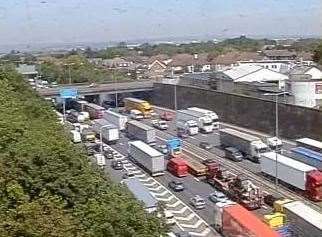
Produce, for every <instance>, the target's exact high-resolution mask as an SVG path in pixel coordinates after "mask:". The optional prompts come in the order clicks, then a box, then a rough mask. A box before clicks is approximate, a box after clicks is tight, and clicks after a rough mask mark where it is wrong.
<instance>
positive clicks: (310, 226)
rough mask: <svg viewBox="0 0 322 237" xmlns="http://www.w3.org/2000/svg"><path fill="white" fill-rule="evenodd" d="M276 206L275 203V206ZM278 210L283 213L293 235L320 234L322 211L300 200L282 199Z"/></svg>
mask: <svg viewBox="0 0 322 237" xmlns="http://www.w3.org/2000/svg"><path fill="white" fill-rule="evenodd" d="M274 207H276V204H275V206H274ZM278 209H279V210H278V211H279V212H281V213H283V214H285V216H286V221H287V223H289V225H290V226H291V230H292V232H293V233H294V236H298V237H307V236H310V237H320V236H322V213H321V212H318V211H316V210H314V209H313V208H311V207H309V206H308V205H306V204H305V203H303V202H301V201H292V200H283V201H281V202H280V203H279V204H278Z"/></svg>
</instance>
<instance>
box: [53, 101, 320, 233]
mask: <svg viewBox="0 0 322 237" xmlns="http://www.w3.org/2000/svg"><path fill="white" fill-rule="evenodd" d="M123 102H124V106H122V107H118V108H108V109H106V108H104V107H101V106H99V105H96V104H94V103H89V102H87V101H85V100H77V99H70V100H68V101H66V103H65V104H64V108H62V107H61V106H56V107H57V111H56V112H57V114H58V116H59V119H60V122H61V123H63V124H65V125H68V126H66V127H68V132H69V133H70V137H71V141H72V142H73V143H75V144H78V143H79V144H82V146H84V147H85V149H86V152H87V154H88V155H89V157H91V160H92V161H93V162H94V163H96V164H97V165H98V166H99V167H101V168H102V169H103V171H104V172H106V173H107V174H108V175H109V176H110V177H111V178H112V180H114V181H115V182H119V183H121V184H122V185H124V186H125V187H127V188H128V189H129V190H130V191H131V192H132V193H133V195H134V197H135V198H137V199H138V200H139V201H141V202H142V205H143V206H144V208H145V210H146V211H147V212H148V213H156V215H158V216H164V217H165V219H166V223H167V224H168V225H169V226H171V227H172V230H173V233H169V236H227V237H228V236H245V237H248V236H249V237H257V236H258V237H270V236H282V237H284V236H285V237H288V236H312V237H318V236H319V237H320V236H322V214H321V208H322V142H320V141H316V140H313V139H310V138H301V139H298V140H295V141H286V140H283V141H282V140H281V139H279V138H277V137H274V136H269V135H266V134H262V133H259V132H256V131H250V130H247V129H245V128H242V127H237V126H234V125H231V124H226V123H224V122H221V121H220V118H219V117H218V115H217V114H216V113H215V111H210V110H206V109H203V108H199V107H189V108H185V109H181V110H176V111H173V110H169V109H165V108H160V107H157V106H152V105H151V104H150V103H149V102H147V101H145V100H141V99H136V98H124V99H123ZM160 205H162V206H163V207H164V208H163V209H164V210H163V211H162V212H163V213H160V210H159V208H158V207H159V206H160Z"/></svg>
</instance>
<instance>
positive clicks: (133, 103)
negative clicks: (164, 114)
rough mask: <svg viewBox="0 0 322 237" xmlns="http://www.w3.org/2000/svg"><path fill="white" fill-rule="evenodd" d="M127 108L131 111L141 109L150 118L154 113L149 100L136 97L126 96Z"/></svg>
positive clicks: (125, 103) (125, 104)
mask: <svg viewBox="0 0 322 237" xmlns="http://www.w3.org/2000/svg"><path fill="white" fill-rule="evenodd" d="M123 101H124V106H125V110H126V111H128V112H130V111H131V110H133V109H135V110H139V111H141V113H142V114H143V115H144V117H145V118H150V117H151V114H152V113H153V109H152V106H151V105H150V103H149V102H147V101H145V100H141V99H136V98H130V97H128V98H124V99H123Z"/></svg>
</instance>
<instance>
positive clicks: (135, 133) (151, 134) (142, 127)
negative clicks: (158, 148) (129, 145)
mask: <svg viewBox="0 0 322 237" xmlns="http://www.w3.org/2000/svg"><path fill="white" fill-rule="evenodd" d="M126 133H127V136H128V137H129V138H130V139H138V140H141V141H143V142H145V143H147V144H149V145H152V146H153V145H155V144H156V136H155V129H154V128H152V127H150V126H148V125H146V124H144V123H141V122H139V121H135V120H131V121H129V122H128V123H127V128H126Z"/></svg>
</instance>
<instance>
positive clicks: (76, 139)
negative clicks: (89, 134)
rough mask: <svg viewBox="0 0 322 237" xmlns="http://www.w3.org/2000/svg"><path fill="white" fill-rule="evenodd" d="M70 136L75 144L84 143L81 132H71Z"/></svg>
mask: <svg viewBox="0 0 322 237" xmlns="http://www.w3.org/2000/svg"><path fill="white" fill-rule="evenodd" d="M70 134H71V139H72V142H73V143H79V142H81V141H82V138H81V134H80V132H79V131H76V130H71V131H70Z"/></svg>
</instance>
